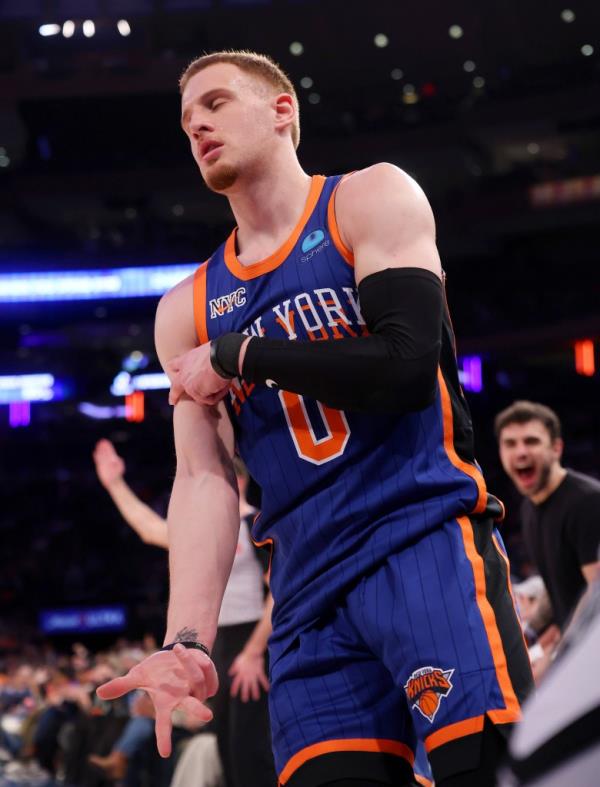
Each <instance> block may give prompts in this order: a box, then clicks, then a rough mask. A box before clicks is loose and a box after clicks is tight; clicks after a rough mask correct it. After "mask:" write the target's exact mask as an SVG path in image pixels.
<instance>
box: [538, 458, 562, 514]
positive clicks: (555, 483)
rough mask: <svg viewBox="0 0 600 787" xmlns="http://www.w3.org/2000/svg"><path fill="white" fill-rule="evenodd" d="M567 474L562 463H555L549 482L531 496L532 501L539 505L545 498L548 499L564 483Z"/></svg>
mask: <svg viewBox="0 0 600 787" xmlns="http://www.w3.org/2000/svg"><path fill="white" fill-rule="evenodd" d="M566 474H567V471H566V470H565V468H564V467H562V466H561V465H560V464H558V463H557V464H555V465H553V466H552V470H551V471H550V476H549V477H548V483H547V484H546V486H545V487H544V488H543V489H540V491H539V492H536V493H535V494H534V495H532V496H531V502H532V503H535V504H536V505H538V506H539V505H540V503H543V502H544V500H547V499H548V498H549V497H550V495H551V494H552V493H553V492H556V490H557V489H558V487H559V486H560V485H561V484H562V482H563V480H564V477H565V476H566Z"/></svg>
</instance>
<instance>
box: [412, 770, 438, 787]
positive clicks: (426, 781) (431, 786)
mask: <svg viewBox="0 0 600 787" xmlns="http://www.w3.org/2000/svg"><path fill="white" fill-rule="evenodd" d="M415 781H416V782H417V783H418V784H422V785H423V787H434V783H433V782H432V781H429V779H426V778H425V777H424V776H419V774H418V773H415Z"/></svg>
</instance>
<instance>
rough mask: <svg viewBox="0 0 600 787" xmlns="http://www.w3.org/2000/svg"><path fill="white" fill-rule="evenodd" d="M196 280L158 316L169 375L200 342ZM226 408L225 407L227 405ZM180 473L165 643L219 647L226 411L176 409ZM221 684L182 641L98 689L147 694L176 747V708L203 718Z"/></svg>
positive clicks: (226, 508) (159, 726) (229, 470)
mask: <svg viewBox="0 0 600 787" xmlns="http://www.w3.org/2000/svg"><path fill="white" fill-rule="evenodd" d="M192 290H193V285H192V280H191V279H187V280H186V281H185V282H183V283H182V284H180V285H178V286H177V287H176V288H175V289H174V290H172V291H171V292H170V293H168V294H167V295H166V296H164V297H163V299H162V300H161V302H160V304H159V308H158V311H157V316H156V348H157V352H158V355H159V358H160V361H161V363H162V365H163V368H164V369H165V371H166V372H167V374H169V375H170V374H171V373H172V365H171V360H172V359H174V358H175V357H176V356H178V355H180V354H182V353H185V352H187V351H189V350H190V349H192V348H193V347H195V346H196V345H197V343H198V342H197V338H196V332H195V327H194V321H193V295H192ZM221 407H222V406H221ZM173 422H174V432H175V449H176V454H177V470H176V475H175V481H174V484H173V492H172V496H171V503H170V506H169V515H168V534H169V565H170V601H169V613H168V620H167V632H166V636H165V644H171V643H173V642H176V641H179V642H185V641H194V642H199V643H202V644H203V645H205V646H206V647H207V648H208V649H209V650H210V649H211V648H212V645H213V641H214V638H215V635H216V629H217V618H218V612H219V608H220V605H221V600H222V598H223V593H224V590H225V585H226V583H227V580H228V578H229V573H230V571H231V565H232V563H233V557H234V554H235V549H236V545H237V540H238V531H239V507H238V491H237V483H236V480H235V473H234V471H233V464H232V457H233V430H232V427H231V424H230V422H229V419H228V418H227V416H226V414H225V411H224V409H222V410H219V409H217V408H215V407H206V406H204V405H199V404H197V403H195V402H193V401H192V400H191V399H189V398H187V397H186V396H182V397H180V399H179V401H178V403H177V405H176V406H175V409H174V417H173ZM217 686H218V680H217V675H216V671H215V668H214V665H213V663H212V661H211V660H210V658H209V657H208V656H206V655H205V654H204V653H203V652H201V651H200V650H196V649H187V648H185V647H183V646H182V645H177V646H175V647H174V649H173V650H169V651H159V652H158V653H153V654H151V655H150V656H148V657H147V658H146V659H144V660H143V661H142V662H140V664H138V665H136V666H135V667H134V668H133V669H132V670H130V672H129V673H127V675H125V676H123V677H121V678H116V679H115V680H112V681H109V682H108V683H107V684H105V685H104V686H101V687H100V688H99V689H98V694H99V695H100V696H101V697H103V698H104V699H113V698H115V697H119V696H121V695H122V694H125V693H126V692H128V691H131V690H133V689H137V688H142V689H145V690H146V691H148V693H149V694H150V697H151V698H152V701H153V703H154V707H155V710H156V738H157V743H158V750H159V752H160V754H161V755H162V756H164V757H166V756H168V755H169V754H170V752H171V713H172V711H173V710H174V709H175V708H182V709H183V710H185V711H186V712H187V713H188V714H189V715H191V716H193V717H195V718H196V719H198V720H199V721H204V722H206V721H208V720H209V719H210V718H211V716H212V714H211V712H210V710H208V708H206V706H205V705H204V701H205V700H206V698H207V697H210V696H212V695H213V694H214V693H215V692H216V690H217Z"/></svg>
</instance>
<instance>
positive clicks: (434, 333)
mask: <svg viewBox="0 0 600 787" xmlns="http://www.w3.org/2000/svg"><path fill="white" fill-rule="evenodd" d="M336 196H337V199H336V212H337V220H338V224H339V227H340V232H341V234H342V238H343V240H344V241H345V242H346V243H347V245H348V246H349V247H350V248H351V249H352V250H353V253H354V256H355V276H356V283H357V287H358V294H359V298H360V306H361V312H362V315H363V318H364V320H365V322H366V325H367V328H368V332H369V335H367V336H362V337H358V338H347V339H336V340H332V341H319V342H310V341H293V342H290V341H287V340H277V339H270V338H266V337H261V338H258V337H252V338H248V337H245V336H243V335H242V334H225V335H224V336H221V337H220V338H219V339H217V341H216V342H213V343H212V345H211V366H212V368H210V369H209V370H207V371H206V372H204V373H203V372H202V368H201V367H202V365H204V367H206V363H207V358H206V357H203V358H200V357H197V359H196V360H197V361H198V362H199V363H198V364H197V365H196V369H195V370H194V373H192V374H190V375H189V379H193V381H194V382H193V386H194V388H195V390H188V389H187V388H186V390H187V392H188V394H190V395H191V396H192V397H193V398H196V395H199V397H200V399H199V400H200V401H202V396H203V392H202V389H203V388H204V387H205V386H206V393H207V394H208V393H209V392H210V391H211V390H212V388H214V387H215V386H214V385H213V384H212V381H211V375H212V376H214V373H215V372H217V373H218V374H219V375H222V376H223V377H226V376H229V377H234V376H237V375H238V374H240V375H241V376H242V377H243V378H244V379H245V380H246V381H247V382H250V383H258V384H266V383H267V381H268V384H269V385H273V383H274V384H275V385H277V386H278V387H279V388H282V389H283V390H286V391H291V392H293V393H299V394H303V395H305V396H309V397H311V398H313V399H317V400H319V401H320V402H323V403H324V404H327V405H329V406H331V407H335V408H338V409H344V410H359V411H371V412H377V411H387V412H405V411H410V410H420V409H423V408H425V407H427V406H428V405H429V404H431V402H432V401H433V400H434V398H435V395H436V391H437V368H438V363H439V354H440V347H441V333H442V314H443V288H442V282H441V266H440V260H439V256H438V252H437V249H436V245H435V224H434V221H433V215H432V213H431V208H430V207H429V203H428V202H427V199H426V197H425V195H424V194H423V192H422V191H421V189H420V188H419V187H418V186H417V184H416V183H415V182H414V181H413V180H412V179H411V178H409V177H408V176H407V175H406V174H405V173H404V172H402V171H401V170H400V169H398V168H397V167H393V166H392V165H389V164H378V165H376V166H374V167H370V168H369V169H366V170H362V171H361V172H357V173H355V174H353V175H351V176H349V177H348V178H347V179H346V180H344V181H342V183H341V184H340V186H339V188H338V193H337V195H336ZM200 349H202V348H200ZM195 352H197V353H199V351H195ZM204 353H205V355H206V353H207V349H205V350H204ZM187 362H188V361H187V360H186V361H185V363H187Z"/></svg>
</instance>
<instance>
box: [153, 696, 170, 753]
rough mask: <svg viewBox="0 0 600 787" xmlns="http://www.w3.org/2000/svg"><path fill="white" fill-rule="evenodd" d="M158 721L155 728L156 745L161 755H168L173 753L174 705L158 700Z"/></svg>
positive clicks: (155, 705)
mask: <svg viewBox="0 0 600 787" xmlns="http://www.w3.org/2000/svg"><path fill="white" fill-rule="evenodd" d="M154 707H155V708H156V722H155V724H154V730H155V732H156V747H157V749H158V753H159V754H160V756H161V757H168V756H169V755H170V754H171V732H172V730H173V724H172V723H171V711H172V707H171V706H170V705H167V703H164V702H156V700H155V704H154Z"/></svg>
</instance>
